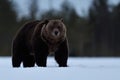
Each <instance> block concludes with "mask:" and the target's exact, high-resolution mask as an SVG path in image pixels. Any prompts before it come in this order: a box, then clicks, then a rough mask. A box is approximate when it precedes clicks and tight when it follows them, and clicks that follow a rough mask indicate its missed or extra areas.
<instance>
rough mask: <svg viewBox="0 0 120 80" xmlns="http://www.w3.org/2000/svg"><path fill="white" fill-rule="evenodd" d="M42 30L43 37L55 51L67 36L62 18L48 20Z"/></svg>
mask: <svg viewBox="0 0 120 80" xmlns="http://www.w3.org/2000/svg"><path fill="white" fill-rule="evenodd" d="M46 22H47V24H44V25H43V27H42V30H41V36H42V39H43V40H44V41H45V43H46V44H47V45H48V46H49V47H50V49H51V51H54V50H55V49H56V47H57V46H58V45H59V44H60V43H61V42H62V41H64V40H65V38H66V26H65V24H64V23H63V20H62V19H57V20H47V21H46Z"/></svg>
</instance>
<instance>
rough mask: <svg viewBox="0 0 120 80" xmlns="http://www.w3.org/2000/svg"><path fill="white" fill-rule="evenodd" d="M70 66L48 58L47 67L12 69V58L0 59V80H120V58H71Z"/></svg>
mask: <svg viewBox="0 0 120 80" xmlns="http://www.w3.org/2000/svg"><path fill="white" fill-rule="evenodd" d="M68 65H69V67H66V68H64V67H58V65H57V63H56V62H55V61H54V58H48V61H47V67H37V66H36V67H33V68H23V67H22V66H21V67H20V68H12V66H11V58H10V57H0V76H1V77H0V78H1V79H0V80H120V58H81V57H80V58H69V60H68Z"/></svg>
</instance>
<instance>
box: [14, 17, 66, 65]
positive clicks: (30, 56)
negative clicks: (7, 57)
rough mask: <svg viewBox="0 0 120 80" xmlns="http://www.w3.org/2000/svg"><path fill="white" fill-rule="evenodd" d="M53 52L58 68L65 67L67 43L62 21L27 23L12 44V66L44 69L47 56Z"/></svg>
mask: <svg viewBox="0 0 120 80" xmlns="http://www.w3.org/2000/svg"><path fill="white" fill-rule="evenodd" d="M51 52H54V55H55V60H56V62H57V63H58V64H59V67H67V59H68V41H67V36H66V26H65V24H64V23H63V20H62V19H55V20H41V21H39V20H36V21H32V22H28V23H26V24H25V25H23V27H22V28H21V29H19V31H18V32H17V34H16V36H15V37H14V39H13V43H12V66H13V67H20V64H21V62H23V67H34V65H35V63H36V64H37V66H39V67H46V63H47V56H48V55H49V53H51Z"/></svg>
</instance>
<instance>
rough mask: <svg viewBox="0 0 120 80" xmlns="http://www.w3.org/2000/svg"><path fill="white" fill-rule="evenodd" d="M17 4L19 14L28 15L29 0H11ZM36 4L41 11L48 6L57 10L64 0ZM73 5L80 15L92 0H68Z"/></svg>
mask: <svg viewBox="0 0 120 80" xmlns="http://www.w3.org/2000/svg"><path fill="white" fill-rule="evenodd" d="M13 1H14V2H15V3H16V5H17V6H18V8H17V10H18V11H19V13H20V14H19V15H20V16H22V15H28V4H29V3H30V0H13ZM38 1H39V2H38V4H39V7H40V10H41V11H46V10H49V9H50V8H54V9H57V10H59V9H60V7H61V4H62V2H63V1H64V0H38ZM68 1H70V2H71V3H72V4H73V6H74V7H75V9H76V11H77V13H78V14H79V15H81V16H85V15H87V12H88V9H89V7H90V5H91V3H92V0H68ZM118 2H120V0H109V4H114V5H115V4H118Z"/></svg>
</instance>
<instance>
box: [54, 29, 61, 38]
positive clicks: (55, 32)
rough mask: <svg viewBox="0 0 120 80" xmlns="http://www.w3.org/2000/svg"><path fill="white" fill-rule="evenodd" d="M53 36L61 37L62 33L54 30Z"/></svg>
mask: <svg viewBox="0 0 120 80" xmlns="http://www.w3.org/2000/svg"><path fill="white" fill-rule="evenodd" d="M52 35H53V36H54V37H59V35H60V31H59V30H58V29H54V30H53V33H52Z"/></svg>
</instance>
